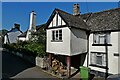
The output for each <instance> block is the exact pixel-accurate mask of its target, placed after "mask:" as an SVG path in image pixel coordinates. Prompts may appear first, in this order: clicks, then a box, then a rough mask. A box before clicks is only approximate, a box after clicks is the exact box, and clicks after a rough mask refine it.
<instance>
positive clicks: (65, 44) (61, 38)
mask: <svg viewBox="0 0 120 80" xmlns="http://www.w3.org/2000/svg"><path fill="white" fill-rule="evenodd" d="M78 15H80V14H79V5H78V4H75V5H74V14H73V15H72V14H69V13H66V12H64V11H62V10H59V9H55V10H54V11H53V13H52V14H51V16H50V18H49V20H48V22H47V29H46V36H47V49H46V52H47V53H49V58H51V56H52V54H54V55H62V56H65V57H66V63H67V68H68V69H67V70H68V77H69V76H70V65H71V59H72V56H76V55H80V54H86V53H87V32H89V27H88V26H87V24H86V23H85V22H84V21H83V19H82V18H81V17H80V16H79V17H78ZM50 64H51V63H50Z"/></svg>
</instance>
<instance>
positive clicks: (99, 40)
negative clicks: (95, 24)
mask: <svg viewBox="0 0 120 80" xmlns="http://www.w3.org/2000/svg"><path fill="white" fill-rule="evenodd" d="M95 44H97V45H105V44H110V33H94V34H93V45H95Z"/></svg>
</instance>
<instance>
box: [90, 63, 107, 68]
mask: <svg viewBox="0 0 120 80" xmlns="http://www.w3.org/2000/svg"><path fill="white" fill-rule="evenodd" d="M89 66H93V67H99V68H103V69H108V68H107V67H106V66H102V65H97V64H90V65H89Z"/></svg>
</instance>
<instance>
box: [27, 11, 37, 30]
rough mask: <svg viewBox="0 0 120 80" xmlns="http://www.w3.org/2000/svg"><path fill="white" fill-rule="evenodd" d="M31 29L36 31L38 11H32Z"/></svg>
mask: <svg viewBox="0 0 120 80" xmlns="http://www.w3.org/2000/svg"><path fill="white" fill-rule="evenodd" d="M29 30H31V31H36V13H35V12H34V11H32V12H31V13H30V26H29Z"/></svg>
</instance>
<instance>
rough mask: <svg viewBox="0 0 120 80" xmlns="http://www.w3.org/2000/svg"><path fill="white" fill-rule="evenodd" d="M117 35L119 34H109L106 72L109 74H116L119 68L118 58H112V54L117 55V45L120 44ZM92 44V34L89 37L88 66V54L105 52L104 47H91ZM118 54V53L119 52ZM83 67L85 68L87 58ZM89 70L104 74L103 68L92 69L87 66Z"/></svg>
mask: <svg viewBox="0 0 120 80" xmlns="http://www.w3.org/2000/svg"><path fill="white" fill-rule="evenodd" d="M118 33H119V34H120V32H111V34H110V37H111V40H110V43H111V44H112V46H108V68H109V70H108V72H109V73H111V74H118V71H120V70H119V69H118V68H119V66H120V65H119V64H118V63H119V62H118V60H120V59H119V58H120V56H119V57H117V56H114V53H118V43H119V44H120V42H118ZM92 44H93V34H90V37H89V64H90V52H105V46H92ZM119 53H120V52H119ZM84 66H87V57H86V60H85V63H84ZM89 67H90V68H91V69H93V70H96V71H100V72H105V69H103V68H98V67H92V66H89Z"/></svg>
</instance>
